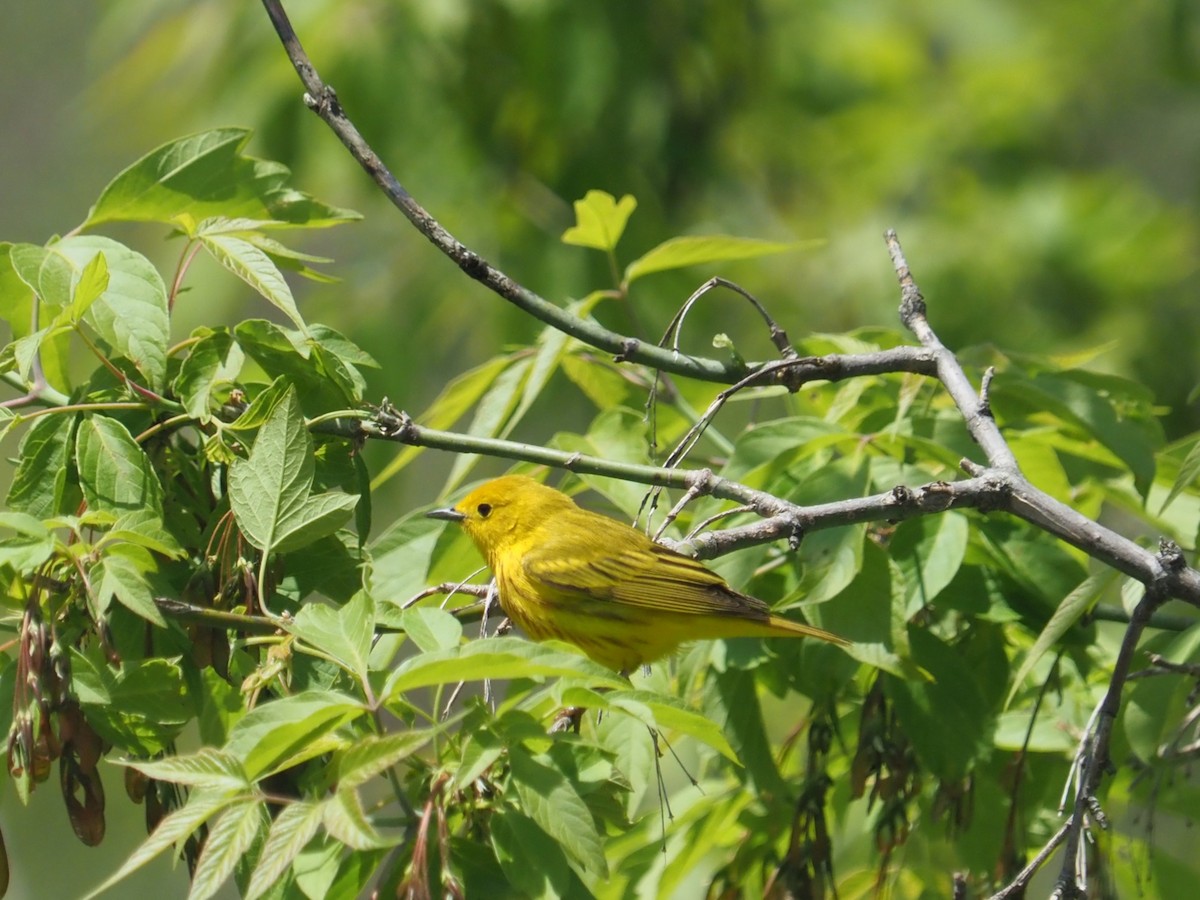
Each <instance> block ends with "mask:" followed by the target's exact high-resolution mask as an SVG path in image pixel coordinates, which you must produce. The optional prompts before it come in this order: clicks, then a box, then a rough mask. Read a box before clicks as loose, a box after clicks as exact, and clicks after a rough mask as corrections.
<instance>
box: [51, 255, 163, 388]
mask: <svg viewBox="0 0 1200 900" xmlns="http://www.w3.org/2000/svg"><path fill="white" fill-rule="evenodd" d="M53 249H54V250H55V251H56V252H58V253H60V254H62V255H63V256H64V257H66V258H67V259H68V260H70V262H71V264H72V265H73V267H74V269H75V271H76V272H80V273H82V272H83V271H84V270H85V269H86V268H87V266H88V265H89V264H90V263H91V262H92V260H93V259H94V258H95V257H96V254H98V253H101V252H102V253H103V254H104V258H105V262H106V263H107V265H108V287H107V288H106V289H105V291H104V292H103V293H102V294H101V295H100V296H99V297H97V298H96V299H95V300H94V302H92V304H91V305H90V306H89V307H88V311H87V315H86V316H85V317H84V320H85V321H86V322H87V323H88V324H89V325H90V326H91V327H92V328H94V329H95V331H96V333H97V334H98V335H100V337H101V338H102V339H103V340H104V341H105V342H106V343H107V344H108V345H109V346H110V347H111V348H112V349H113V352H114V353H116V354H117V355H118V356H122V357H124V358H125V359H128V360H129V361H130V362H132V363H133V364H134V365H135V366H136V367H137V370H138V371H139V372H141V373H142V375H144V376H145V378H146V380H147V382H148V384H149V386H150V387H151V388H152V389H154V390H156V391H158V390H162V387H163V385H164V384H165V383H166V375H167V345H168V344H169V342H170V336H171V321H170V313H169V312H168V309H167V288H166V285H165V284H163V280H162V277H161V276H160V275H159V274H158V270H157V269H156V268H154V265H153V264H152V263H151V262H150V260H148V259H146V257H144V256H142V254H140V253H137V252H136V251H134V250H131V249H129V248H128V247H126V246H125V245H124V244H120V243H118V242H117V241H114V240H112V239H111V238H106V237H101V236H99V235H76V236H74V237H67V238H63V239H62V240H61V241H59V242H58V243H57V244H55V245H54V247H53Z"/></svg>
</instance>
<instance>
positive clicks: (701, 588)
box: [426, 475, 849, 675]
mask: <svg viewBox="0 0 1200 900" xmlns="http://www.w3.org/2000/svg"><path fill="white" fill-rule="evenodd" d="M426 515H428V516H429V517H431V518H434V519H442V520H445V521H450V522H457V523H458V524H459V525H461V526H462V528H463V529H464V530H465V531H466V533H467V534H468V535H469V536H470V537H471V539H472V540H473V541H474V542H475V545H476V546H477V547H478V548H479V551H480V553H481V554H482V555H483V556H484V558H485V559H486V560H487V563H488V566H489V568H490V569H491V570H492V574H493V575H494V576H495V578H496V584H497V586H498V589H499V597H500V605H501V607H502V608H503V609H504V612H505V614H506V615H507V616H508V617H509V619H511V620H512V621H513V623H515V624H516V625H518V626H519V627H520V628H521V629H522V630H523V631H524V632H525V633H526V634H527V635H528V636H529V637H530V638H532V639H534V640H537V641H544V640H549V639H553V638H557V639H559V640H563V641H566V642H568V643H570V644H574V645H575V646H576V647H578V648H579V649H580V650H582V651H583V652H584V653H585V654H587V656H589V657H591V659H593V660H594V661H595V662H597V663H600V664H601V665H604V666H607V667H608V668H610V669H613V670H615V671H617V672H618V673H620V674H622V675H629V674H630V673H632V672H633V671H635V670H636V669H637V668H638V667H640V666H644V665H647V664H649V663H651V662H654V661H656V660H659V659H661V658H663V657H664V656H667V655H669V654H670V653H672V652H674V651H675V650H676V649H677V648H678V647H679V645H680V644H682V643H685V642H688V641H693V640H703V639H713V638H727V637H811V638H817V639H818V640H822V641H828V642H829V643H831V644H837V645H839V646H845V645H847V644H848V643H849V641H846V640H845V639H843V638H841V637H839V636H837V635H835V634H832V633H831V632H828V631H825V630H823V629H820V628H815V627H813V626H811V625H804V624H801V623H799V622H792V621H790V620H788V619H785V618H783V617H781V616H777V615H773V614H772V613H771V610H770V608H769V607H768V606H767V604H766V603H764V602H763V601H762V600H759V599H758V598H756V597H751V596H749V595H747V594H743V593H740V592H739V591H736V590H734V589H733V588H731V587H730V586H729V585H728V584H726V582H725V580H724V579H723V578H721V576H719V575H717V574H716V573H715V572H712V571H710V570H709V569H707V568H706V567H705V566H704V565H703V564H702V563H700V562H699V561H697V560H695V559H692V558H691V557H689V556H685V555H683V554H681V553H677V552H676V551H674V550H671V549H670V548H668V547H664V546H663V545H661V544H658V543H656V542H655V541H653V540H651V539H650V538H649V537H647V536H646V535H645V534H643V533H642V532H641V531H638V530H637V529H636V528H633V527H631V526H629V525H626V524H625V523H624V522H619V521H617V520H616V519H611V518H609V517H608V516H604V515H601V514H599V513H596V512H592V511H590V510H587V509H583V508H582V507H580V506H579V505H577V504H576V503H575V501H574V500H573V499H571V498H570V497H569V496H567V495H566V494H564V493H562V492H561V491H559V490H556V489H555V488H552V487H548V486H547V485H544V484H542V483H541V482H538V481H536V480H534V479H533V478H530V477H528V476H525V475H504V476H502V477H500V478H496V479H493V480H491V481H488V482H486V483H484V484H483V485H481V486H479V487H477V488H475V489H474V490H472V491H471V492H470V493H468V494H467V495H466V496H465V497H464V498H463V499H462V500H460V501H459V502H458V503H457V504H455V505H454V506H451V507H446V508H442V509H434V510H431V511H430V512H428V513H427V514H426Z"/></svg>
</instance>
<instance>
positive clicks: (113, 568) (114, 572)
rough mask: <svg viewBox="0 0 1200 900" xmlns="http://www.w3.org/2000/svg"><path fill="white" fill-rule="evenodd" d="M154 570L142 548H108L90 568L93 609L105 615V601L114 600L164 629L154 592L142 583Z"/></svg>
mask: <svg viewBox="0 0 1200 900" xmlns="http://www.w3.org/2000/svg"><path fill="white" fill-rule="evenodd" d="M157 568H158V566H157V564H156V563H155V562H154V558H153V557H152V556H151V555H150V554H149V553H148V552H147V551H146V549H145V548H144V547H139V546H137V545H136V544H117V545H114V546H110V547H108V548H107V550H106V552H105V553H104V556H103V557H102V558H101V559H100V561H99V562H97V563H96V565H95V566H94V567H93V568H92V590H93V592H94V594H95V599H96V605H97V607H98V608H99V609H100V610H101V611H102V612H103V611H106V610H107V609H108V604H109V601H110V600H111V599H112V598H113V597H116V598H117V600H118V601H120V603H121V604H122V605H123V606H125V608H126V609H128V610H130V611H131V612H133V613H134V614H135V615H139V616H141V617H142V618H143V619H146V620H147V621H149V622H153V623H154V624H155V625H157V626H158V627H159V628H166V627H167V620H166V619H164V618H163V615H162V613H161V612H159V611H158V607H157V606H156V605H155V603H154V592H153V591H151V589H150V584H149V582H148V581H147V580H146V575H147V574H148V573H150V572H154V571H156V570H157Z"/></svg>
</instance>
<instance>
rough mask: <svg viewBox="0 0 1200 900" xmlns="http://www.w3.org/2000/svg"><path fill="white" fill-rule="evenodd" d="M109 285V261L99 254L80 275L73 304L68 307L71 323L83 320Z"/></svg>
mask: <svg viewBox="0 0 1200 900" xmlns="http://www.w3.org/2000/svg"><path fill="white" fill-rule="evenodd" d="M108 284H109V276H108V261H107V260H105V258H104V253H103V252H99V253H97V254H96V255H95V256H93V257H92V261H91V262H90V263H88V264H87V265H86V266H84V267H83V271H82V272H80V273H79V281H78V282H77V283H76V284H75V289H74V291H72V293H71V303H70V306H69V307H68V310H69V312H70V318H71V321H73V322H78V321H79V320H80V319H82V318H83V314H84V313H86V312H87V311H88V310H89V309H91V307H92V304H93V303H95V302H96V301H97V300H98V299H100V295H101V294H103V293H104V292H105V291H107V290H108Z"/></svg>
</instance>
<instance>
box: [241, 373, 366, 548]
mask: <svg viewBox="0 0 1200 900" xmlns="http://www.w3.org/2000/svg"><path fill="white" fill-rule="evenodd" d="M313 469H314V465H313V456H312V438H311V437H310V436H309V433H308V429H307V428H305V426H304V417H303V416H302V415H301V414H300V403H299V401H298V400H297V399H296V392H295V391H294V390H290V391H288V393H287V395H286V397H285V398H284V400H283V402H282V403H280V404H279V405H278V406H277V407H276V408H275V409H274V410H272V412H271V415H270V417H269V418H268V419H267V421H266V422H265V423H264V424H263V426H262V428H260V429H259V432H258V437H257V438H256V439H255V441H254V446H253V448H252V449H251V450H250V458H249V459H245V460H243V459H239V460H237V461H236V462H235V463H234V464H233V466H232V467H231V468H230V471H229V500H230V505H231V506H232V507H233V513H234V516H236V517H237V521H238V526H239V527H240V528H241V529H242V533H243V534H245V536H246V538H247V540H249V541H250V543H252V544H253V545H254V546H255V547H257V548H258V549H260V550H262V551H263V552H265V553H271V552H277V553H286V552H288V551H290V550H296V549H298V548H300V547H303V546H305V545H306V544H310V543H312V542H313V541H315V540H317V539H318V538H321V537H324V536H325V535H328V534H332V533H333V532H334V531H336V530H337V529H338V528H339V527H341V525H342V523H343V522H345V521H346V520H347V519H348V518H349V517H350V513H351V511H352V510H353V509H354V506H355V504H356V503H357V502H358V497H356V496H353V495H351V494H344V493H341V492H335V491H330V492H327V493H324V494H317V495H314V494H313V493H312V483H313Z"/></svg>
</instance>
